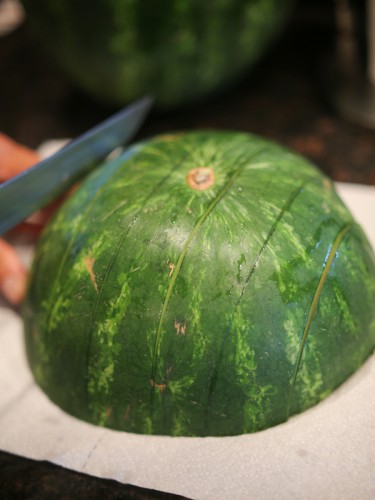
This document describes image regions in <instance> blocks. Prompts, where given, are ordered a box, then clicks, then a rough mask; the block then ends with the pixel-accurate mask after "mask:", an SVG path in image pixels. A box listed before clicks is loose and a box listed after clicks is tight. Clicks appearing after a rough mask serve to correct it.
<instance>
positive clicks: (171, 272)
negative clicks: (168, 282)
mask: <svg viewBox="0 0 375 500" xmlns="http://www.w3.org/2000/svg"><path fill="white" fill-rule="evenodd" d="M175 267H176V264H173V263H172V262H168V268H169V275H168V277H169V278H170V277H171V276H172V274H173V271H174V270H175Z"/></svg>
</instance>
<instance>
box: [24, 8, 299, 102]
mask: <svg viewBox="0 0 375 500" xmlns="http://www.w3.org/2000/svg"><path fill="white" fill-rule="evenodd" d="M293 3H294V0H220V1H214V2H202V1H201V0H159V1H158V2H146V1H144V0H135V1H121V0H95V1H92V2H90V5H88V3H87V2H85V1H83V0H65V1H64V2H61V1H59V0H23V4H24V6H25V9H26V12H27V19H28V21H29V23H30V27H31V28H32V29H33V33H35V36H36V37H37V38H38V39H39V41H40V43H41V47H42V48H43V50H45V51H46V53H49V55H50V56H51V59H52V60H53V61H54V62H55V63H56V64H57V65H59V66H60V67H61V68H62V69H63V70H64V71H65V73H66V74H67V75H69V76H70V77H71V79H72V80H74V82H75V83H76V84H77V85H78V86H80V87H81V88H82V89H84V90H86V91H87V92H88V93H89V94H91V95H92V96H94V97H95V98H97V99H99V100H100V101H104V102H107V103H109V104H111V105H121V104H124V103H127V102H129V101H132V100H134V99H136V98H139V97H141V96H144V95H145V94H152V95H153V96H154V97H155V99H156V105H157V106H159V107H160V108H168V107H169V108H170V107H175V106H178V105H181V104H186V103H189V102H191V101H194V100H196V99H199V98H203V97H205V96H207V95H210V94H211V93H214V92H217V91H219V90H220V89H221V88H223V87H226V86H227V85H229V84H230V83H231V82H233V81H235V80H237V79H238V78H239V77H240V75H242V74H244V73H245V72H246V71H247V70H248V69H249V68H251V67H252V66H253V65H254V64H255V63H256V62H257V61H258V60H259V58H260V57H261V56H262V55H263V54H264V52H265V50H266V49H267V48H268V47H269V45H270V44H271V43H272V42H273V40H274V39H275V38H276V37H277V35H278V34H279V32H280V30H281V29H282V27H283V26H284V25H285V23H286V21H287V19H288V17H289V13H290V11H291V8H292V5H293Z"/></svg>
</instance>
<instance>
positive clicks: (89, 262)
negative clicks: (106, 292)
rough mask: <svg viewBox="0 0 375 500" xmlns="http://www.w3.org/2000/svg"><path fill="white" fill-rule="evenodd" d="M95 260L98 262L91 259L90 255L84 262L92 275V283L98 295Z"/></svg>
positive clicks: (93, 258)
mask: <svg viewBox="0 0 375 500" xmlns="http://www.w3.org/2000/svg"><path fill="white" fill-rule="evenodd" d="M95 260H96V259H95V257H90V255H86V257H85V258H84V259H83V262H84V264H85V267H86V269H87V271H88V273H89V275H90V279H91V282H92V284H93V285H94V288H95V290H96V292H97V293H98V284H97V283H96V277H95V273H94V269H93V267H94V264H95Z"/></svg>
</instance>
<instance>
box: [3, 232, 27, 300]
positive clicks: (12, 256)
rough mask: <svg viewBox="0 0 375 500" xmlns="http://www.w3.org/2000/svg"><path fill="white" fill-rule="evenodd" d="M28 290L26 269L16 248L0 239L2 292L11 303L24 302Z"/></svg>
mask: <svg viewBox="0 0 375 500" xmlns="http://www.w3.org/2000/svg"><path fill="white" fill-rule="evenodd" d="M25 291H26V269H25V267H24V265H23V264H22V262H21V261H20V259H19V257H18V255H17V253H16V251H15V250H14V248H13V247H12V246H11V245H9V243H7V242H6V241H4V240H1V239H0V294H1V295H3V296H4V297H5V298H6V299H7V300H8V301H9V302H10V303H11V304H13V305H17V304H19V303H20V302H22V300H23V298H24V295H25Z"/></svg>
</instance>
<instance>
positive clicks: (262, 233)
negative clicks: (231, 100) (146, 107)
mask: <svg viewBox="0 0 375 500" xmlns="http://www.w3.org/2000/svg"><path fill="white" fill-rule="evenodd" d="M374 304H375V260H374V254H373V252H372V249H371V248H370V245H369V242H368V241H367V239H366V237H365V235H364V234H363V232H362V230H361V228H360V227H359V226H358V224H356V222H355V221H354V220H353V218H352V216H351V214H350V213H349V212H348V210H347V209H346V207H345V206H344V205H343V203H342V202H341V201H340V199H339V198H338V196H337V194H336V193H335V190H334V187H333V184H332V182H331V181H330V180H329V179H328V178H327V177H325V176H324V175H323V174H322V173H321V172H320V171H319V170H318V169H317V168H315V167H314V166H313V165H311V164H310V163H309V162H308V161H307V160H305V159H303V158H302V157H300V156H298V155H296V154H294V153H292V152H290V151H287V150H285V149H283V148H281V147H280V146H278V145H275V144H273V143H270V142H268V141H266V140H263V139H261V138H259V137H255V136H251V135H248V134H242V133H234V132H214V131H206V132H191V133H186V134H184V133H182V134H171V135H164V136H159V137H156V138H154V139H152V140H149V141H146V142H144V143H140V144H137V145H134V146H132V147H131V148H129V149H128V150H126V151H125V152H124V153H123V154H122V155H121V156H120V157H119V158H117V159H115V160H111V161H109V162H107V163H106V164H105V165H104V166H102V168H100V169H99V170H97V171H96V172H95V173H94V174H93V175H91V176H90V177H89V178H88V179H87V180H86V181H85V182H84V183H83V184H82V186H81V187H80V188H79V189H78V190H77V191H76V192H75V194H73V196H72V197H71V198H70V199H69V200H68V201H67V202H66V203H65V205H64V206H63V207H62V209H61V210H60V211H59V212H58V213H57V214H56V216H55V218H54V220H53V221H52V223H50V225H49V226H48V227H47V229H46V231H45V232H44V234H43V236H42V238H41V239H40V241H39V244H38V247H37V249H36V255H35V260H34V263H33V268H32V271H31V279H30V284H29V290H28V297H27V300H26V302H25V310H24V319H25V332H26V333H25V336H26V347H27V355H28V360H29V363H30V366H31V369H32V372H33V374H34V376H35V379H36V381H37V383H38V384H39V385H40V387H41V388H42V389H43V390H44V391H45V392H46V394H47V395H48V396H49V397H50V399H51V400H52V401H54V402H55V403H56V404H57V405H59V406H60V407H61V408H63V409H64V410H66V411H67V412H69V413H70V414H72V415H75V416H76V417H79V418H81V419H84V420H87V421H89V422H92V423H94V424H98V425H101V426H107V427H111V428H114V429H119V430H124V431H129V432H135V433H145V434H164V435H173V436H207V435H213V436H224V435H235V434H242V433H250V432H255V431H259V430H261V429H265V428H267V427H270V426H273V425H276V424H279V423H280V422H284V421H286V420H287V419H288V418H289V417H290V416H291V415H293V414H296V413H300V412H302V411H304V410H305V409H307V408H309V407H311V406H312V405H315V404H316V403H318V402H319V401H320V400H322V399H323V398H325V397H326V396H327V395H328V394H330V393H331V392H332V391H333V390H334V389H335V388H336V387H337V386H338V385H340V384H341V383H342V382H343V381H344V380H345V379H346V378H347V377H349V376H350V375H351V374H352V373H353V372H354V371H355V370H356V369H357V368H358V367H359V366H360V365H361V364H362V363H363V362H364V361H365V360H366V358H367V357H368V356H369V355H370V353H371V352H372V351H373V349H374V346H375V308H374Z"/></svg>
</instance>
